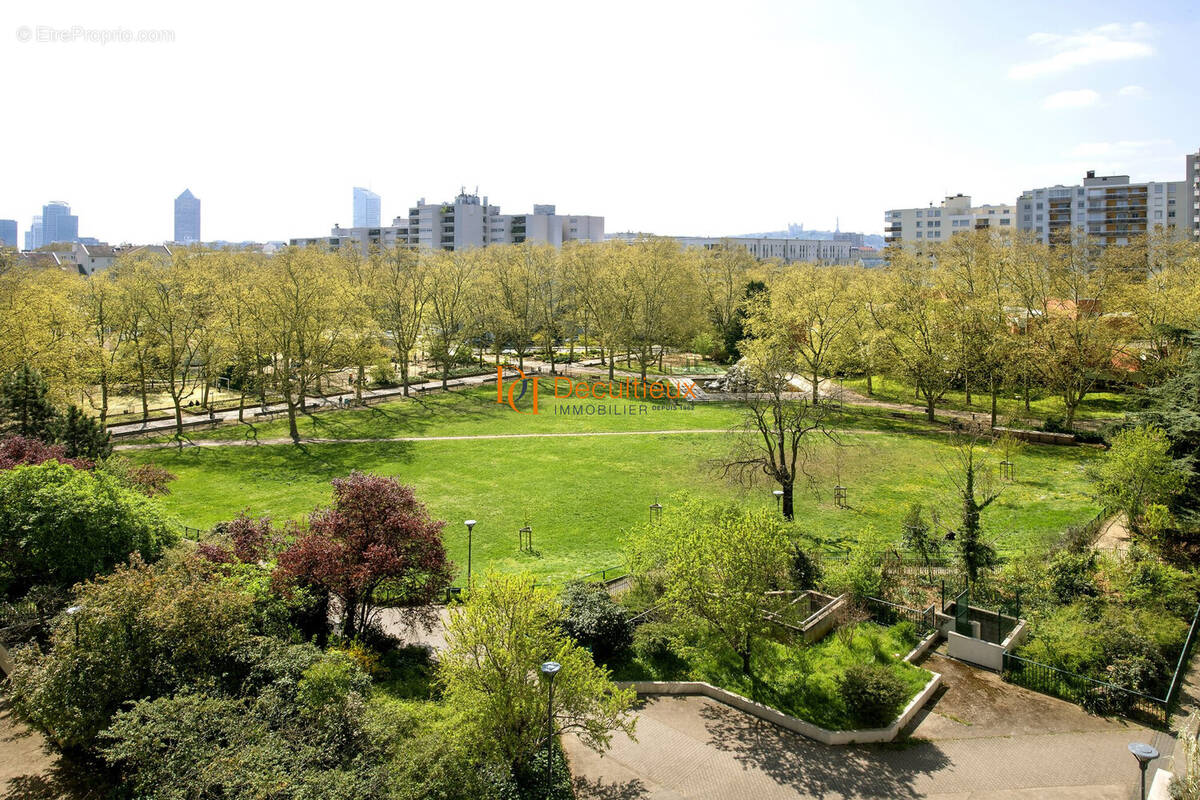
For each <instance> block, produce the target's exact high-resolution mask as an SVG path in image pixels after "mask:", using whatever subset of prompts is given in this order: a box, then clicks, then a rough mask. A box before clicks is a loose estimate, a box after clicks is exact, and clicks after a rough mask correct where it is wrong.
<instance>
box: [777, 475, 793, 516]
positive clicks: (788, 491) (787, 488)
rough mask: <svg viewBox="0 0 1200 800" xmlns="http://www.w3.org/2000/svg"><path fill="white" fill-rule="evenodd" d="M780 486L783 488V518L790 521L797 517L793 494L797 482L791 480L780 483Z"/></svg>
mask: <svg viewBox="0 0 1200 800" xmlns="http://www.w3.org/2000/svg"><path fill="white" fill-rule="evenodd" d="M779 485H780V488H782V489H783V518H784V519H786V520H787V521H788V522H791V521H792V520H793V519H795V512H794V509H793V505H792V494H793V491H792V490H793V488H794V486H795V484H793V483H792V482H791V481H788V482H786V483H780V484H779Z"/></svg>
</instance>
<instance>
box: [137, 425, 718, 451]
mask: <svg viewBox="0 0 1200 800" xmlns="http://www.w3.org/2000/svg"><path fill="white" fill-rule="evenodd" d="M678 433H729V429H728V428H680V429H678V430H667V431H570V432H565V433H478V434H472V435H469V436H392V437H385V438H380V439H336V438H333V439H331V438H320V437H312V438H306V439H301V440H300V444H369V443H377V442H456V441H462V440H469V439H558V438H567V439H570V438H579V437H583V436H668V435H672V434H678ZM291 443H292V440H291V439H290V438H288V437H283V436H281V437H278V438H273V439H228V440H226V439H190V440H184V441H182V442H151V443H149V444H118V445H115V446H114V447H113V449H114V450H153V449H157V448H161V447H254V446H257V445H267V444H291Z"/></svg>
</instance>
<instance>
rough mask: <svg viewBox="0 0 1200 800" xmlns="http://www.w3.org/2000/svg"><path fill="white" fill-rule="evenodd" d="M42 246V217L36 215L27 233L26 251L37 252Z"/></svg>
mask: <svg viewBox="0 0 1200 800" xmlns="http://www.w3.org/2000/svg"><path fill="white" fill-rule="evenodd" d="M41 246H42V215H41V214H34V215H33V222H31V223H30V224H29V230H27V231H25V249H26V250H37V249H38V248H39V247H41Z"/></svg>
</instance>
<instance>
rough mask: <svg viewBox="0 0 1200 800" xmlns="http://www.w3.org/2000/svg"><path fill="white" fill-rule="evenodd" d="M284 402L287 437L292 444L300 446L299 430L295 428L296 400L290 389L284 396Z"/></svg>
mask: <svg viewBox="0 0 1200 800" xmlns="http://www.w3.org/2000/svg"><path fill="white" fill-rule="evenodd" d="M284 401H285V402H286V403H287V412H288V435H289V436H291V437H292V444H300V429H299V428H298V427H297V426H296V398H295V397H294V396H293V395H292V390H291V389H290V388H289V389H288V390H287V393H286V395H285V396H284ZM301 402H303V400H301Z"/></svg>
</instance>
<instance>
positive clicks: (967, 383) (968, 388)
mask: <svg viewBox="0 0 1200 800" xmlns="http://www.w3.org/2000/svg"><path fill="white" fill-rule="evenodd" d="M963 392H964V393H965V394H966V395H967V408H970V407H971V381H970V379H968V378H967V377H965V376H964V377H963Z"/></svg>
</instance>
